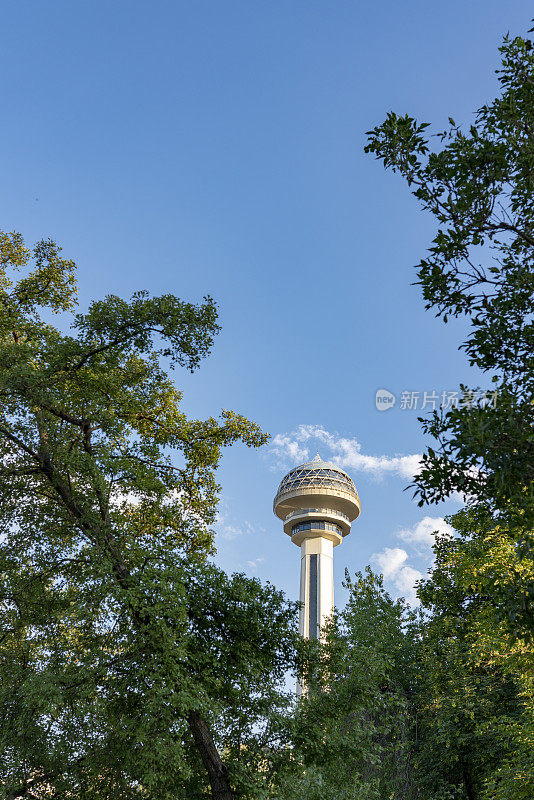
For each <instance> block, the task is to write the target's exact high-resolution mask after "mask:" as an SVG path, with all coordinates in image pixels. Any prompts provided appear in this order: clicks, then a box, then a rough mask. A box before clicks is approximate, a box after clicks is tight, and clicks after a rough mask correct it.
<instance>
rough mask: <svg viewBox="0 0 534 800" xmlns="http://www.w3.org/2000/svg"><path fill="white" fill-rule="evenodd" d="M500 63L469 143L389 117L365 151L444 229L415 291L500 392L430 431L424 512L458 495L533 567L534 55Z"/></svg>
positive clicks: (517, 51)
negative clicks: (451, 327) (495, 85)
mask: <svg viewBox="0 0 534 800" xmlns="http://www.w3.org/2000/svg"><path fill="white" fill-rule="evenodd" d="M501 53H502V66H501V69H500V70H498V75H499V81H500V85H501V93H500V95H499V96H498V97H497V98H496V99H495V100H494V101H493V102H492V103H490V104H489V105H484V106H482V108H481V109H480V110H479V111H478V112H477V114H476V115H475V119H474V122H473V124H472V125H471V126H470V127H469V130H468V131H465V130H464V129H463V128H462V127H461V126H460V125H457V124H456V123H455V121H454V120H453V119H452V118H449V127H448V129H447V130H446V131H445V132H443V133H441V134H437V135H436V136H435V137H434V142H435V143H436V147H434V148H433V147H431V140H430V138H429V137H428V133H427V127H428V123H418V122H417V121H416V120H414V119H413V118H411V117H409V116H408V115H405V116H397V114H395V113H393V112H391V113H389V114H388V116H387V118H386V120H385V122H383V123H382V124H381V125H379V126H377V127H376V128H374V129H373V130H372V131H369V133H368V136H369V139H368V144H367V146H366V148H365V149H366V151H367V152H370V153H374V154H375V155H376V157H377V158H378V159H380V160H381V161H382V162H383V164H384V166H385V167H386V168H389V169H392V170H393V171H394V172H400V174H401V175H402V176H403V177H404V179H405V180H406V182H407V184H408V186H409V187H410V188H411V191H412V193H413V194H414V196H415V197H416V198H417V199H418V200H419V201H420V202H421V203H422V206H423V208H424V209H425V210H426V211H428V212H430V213H431V214H432V215H433V216H434V218H435V219H436V221H437V224H438V229H437V233H436V235H435V237H434V239H433V242H432V245H431V247H430V249H429V251H428V253H427V255H426V256H425V257H424V258H423V259H421V261H420V262H419V264H418V265H417V276H418V281H417V283H418V284H419V285H420V286H421V288H422V292H423V297H424V300H425V304H426V307H427V308H429V309H430V308H432V309H434V310H435V312H436V315H437V316H439V317H442V318H443V320H444V321H445V322H447V319H448V317H460V316H463V317H465V318H466V319H467V320H468V321H469V323H470V334H469V337H468V338H467V340H466V341H465V342H464V344H463V345H462V347H463V348H464V350H465V352H466V354H467V357H468V359H469V362H470V364H471V365H473V366H477V367H479V368H480V369H481V370H482V371H483V372H486V373H488V375H489V376H490V377H491V383H493V389H494V395H493V398H492V400H491V402H487V399H486V400H483V401H482V402H473V400H474V394H475V391H476V390H469V389H468V388H467V387H462V389H463V391H464V399H463V402H462V403H460V405H459V406H458V407H453V408H451V409H450V410H448V411H446V412H438V411H436V412H435V413H434V414H433V415H432V416H431V417H430V418H427V419H422V420H421V422H422V426H423V430H424V431H425V432H426V433H429V434H431V435H432V436H433V437H434V438H435V439H436V441H437V443H438V447H437V449H435V450H434V449H432V448H429V449H428V451H427V453H425V455H424V456H423V461H422V469H421V471H420V473H419V474H418V475H417V476H416V478H415V484H414V486H415V490H416V495H418V496H419V504H420V505H422V504H424V503H434V502H439V501H441V500H443V499H445V498H446V497H448V496H450V495H451V494H452V493H453V492H460V493H461V494H463V495H465V496H466V498H467V500H468V502H469V503H470V504H471V505H478V506H479V507H481V508H482V507H483V509H484V510H485V512H486V514H488V515H490V516H492V517H493V519H494V521H495V522H499V521H500V522H502V524H503V525H504V526H505V527H508V528H509V529H513V530H514V531H515V534H516V536H517V540H516V548H517V555H518V557H524V556H526V555H527V554H529V553H531V551H532V549H533V539H532V534H531V531H532V527H533V523H534V501H533V500H534V492H533V479H534V436H533V427H534V315H533V311H534V304H533V288H534V270H533V266H534V224H533V223H534V204H533V201H532V197H533V188H534V178H533V176H534V50H533V47H532V43H531V42H530V41H529V40H527V39H524V38H521V37H516V38H513V39H511V38H509V37H505V39H504V43H503V46H502V47H501ZM438 145H439V146H438ZM527 589H528V592H527V594H528V603H527V605H528V609H527V612H528V615H529V617H530V618H532V608H531V605H532V598H533V597H534V584H531V585H529V586H528V587H527Z"/></svg>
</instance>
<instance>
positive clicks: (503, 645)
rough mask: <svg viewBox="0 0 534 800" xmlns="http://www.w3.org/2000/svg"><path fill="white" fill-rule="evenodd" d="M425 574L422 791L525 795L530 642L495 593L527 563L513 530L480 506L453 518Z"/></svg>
mask: <svg viewBox="0 0 534 800" xmlns="http://www.w3.org/2000/svg"><path fill="white" fill-rule="evenodd" d="M449 522H450V523H451V524H452V525H453V526H454V527H455V530H456V535H455V536H454V537H438V539H437V543H436V546H435V554H436V563H435V566H434V569H433V572H432V575H431V577H430V578H429V579H428V580H427V581H425V582H424V583H423V584H422V585H421V586H420V587H419V590H418V593H419V596H420V597H421V600H422V602H423V606H424V609H425V611H426V612H427V614H428V617H427V620H426V623H425V625H424V627H423V632H424V636H423V646H422V648H421V676H422V680H421V682H420V689H419V696H418V703H419V746H418V750H417V757H416V760H415V764H416V776H415V777H416V780H417V783H418V785H419V787H420V789H421V794H422V796H423V797H425V798H428V800H433V798H435V800H443V798H451V800H452V798H457V799H458V800H505V798H506V800H527V798H530V797H532V794H533V793H534V757H533V753H534V747H533V744H534V676H533V673H532V664H533V661H534V652H533V648H532V641H531V640H529V639H525V638H518V637H517V636H516V629H515V626H512V625H511V623H510V621H509V620H508V619H506V618H504V619H503V618H502V617H501V616H500V615H499V614H498V612H497V609H496V607H495V603H494V600H493V595H494V587H495V584H499V583H502V584H503V586H504V587H505V592H506V591H509V590H510V589H511V587H512V586H513V585H514V583H517V582H518V580H520V579H521V580H524V578H525V573H526V572H527V571H530V573H531V574H530V576H529V577H530V578H532V574H533V573H534V569H533V567H532V563H531V562H530V561H529V560H527V559H523V560H522V561H521V562H518V560H517V557H516V552H515V542H516V537H515V535H514V532H511V531H506V530H502V529H496V528H491V527H490V524H489V523H490V520H488V519H487V517H484V516H482V515H481V514H480V513H479V512H477V513H475V512H461V513H459V514H456V515H455V516H453V517H451V518H450V520H449Z"/></svg>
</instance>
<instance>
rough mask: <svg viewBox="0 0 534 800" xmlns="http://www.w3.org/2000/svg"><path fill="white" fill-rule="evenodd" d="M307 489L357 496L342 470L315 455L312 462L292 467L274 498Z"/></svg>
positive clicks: (351, 481)
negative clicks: (338, 491)
mask: <svg viewBox="0 0 534 800" xmlns="http://www.w3.org/2000/svg"><path fill="white" fill-rule="evenodd" d="M308 487H310V488H311V487H313V488H321V487H324V488H326V489H338V490H340V491H342V492H349V493H350V494H355V495H356V496H358V493H357V491H356V487H355V485H354V481H353V480H352V478H351V477H350V476H349V475H347V473H346V472H344V470H342V469H341V468H340V467H337V466H336V465H335V464H332V463H331V462H329V461H323V460H322V458H321V457H320V456H319V454H317V455H316V456H315V458H314V459H313V461H306V463H304V464H300V465H299V466H298V467H294V468H293V469H292V470H290V472H288V473H287V475H286V476H285V477H284V478H283V479H282V481H281V483H280V486H279V487H278V491H277V492H276V496H277V497H278V496H279V495H280V494H281V493H283V492H289V491H294V490H295V489H304V488H308Z"/></svg>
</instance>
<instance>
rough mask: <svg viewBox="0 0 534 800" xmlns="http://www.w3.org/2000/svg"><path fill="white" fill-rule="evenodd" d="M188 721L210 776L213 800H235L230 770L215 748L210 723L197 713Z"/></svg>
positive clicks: (191, 712) (188, 718)
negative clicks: (229, 774) (229, 777)
mask: <svg viewBox="0 0 534 800" xmlns="http://www.w3.org/2000/svg"><path fill="white" fill-rule="evenodd" d="M187 721H188V723H189V727H190V729H191V733H192V734H193V739H194V740H195V744H196V746H197V748H198V751H199V753H200V757H201V758H202V763H203V764H204V766H205V768H206V771H207V773H208V776H209V781H210V786H211V797H212V800H234V793H233V791H232V789H231V787H230V782H229V780H228V769H227V767H226V764H224V762H223V760H222V758H221V757H220V755H219V752H218V750H217V748H216V747H215V742H214V741H213V737H212V735H211V731H210V729H209V725H208V723H207V722H206V720H204V719H203V718H202V717H201V716H200V714H199V713H198V712H197V711H190V712H189V715H188V717H187Z"/></svg>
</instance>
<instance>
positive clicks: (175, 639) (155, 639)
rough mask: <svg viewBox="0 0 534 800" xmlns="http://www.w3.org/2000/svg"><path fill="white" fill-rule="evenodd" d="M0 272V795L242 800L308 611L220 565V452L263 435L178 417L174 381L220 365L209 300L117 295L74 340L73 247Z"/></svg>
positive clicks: (21, 249) (8, 256)
mask: <svg viewBox="0 0 534 800" xmlns="http://www.w3.org/2000/svg"><path fill="white" fill-rule="evenodd" d="M0 267H1V270H0V308H1V311H0V337H1V342H2V350H1V352H0V451H1V459H2V466H1V468H0V525H1V534H2V536H1V541H0V641H1V645H2V646H1V649H0V673H1V681H0V684H1V687H2V688H1V689H0V720H1V725H0V753H1V756H0V786H1V787H2V789H1V791H3V795H4V796H5V797H6V798H7V797H13V798H14V797H18V796H24V795H28V794H29V793H31V794H32V795H33V796H38V795H42V794H43V792H46V787H49V789H50V791H52V792H53V793H54V796H56V797H70V798H72V797H79V798H89V797H91V798H95V799H97V798H108V797H113V798H118V797H119V798H120V797H124V798H132V797H140V798H151V797H154V798H155V797H157V798H158V800H164V798H175V797H177V796H188V797H192V798H193V797H205V796H206V792H208V786H211V792H212V796H213V797H214V798H230V797H232V789H231V785H232V784H233V786H234V788H236V789H240V788H244V789H246V790H247V791H248V789H247V787H249V786H253V785H254V781H255V779H254V773H255V771H256V770H255V766H256V764H257V761H258V758H259V755H258V754H259V753H260V752H261V749H262V747H263V746H264V740H265V739H266V737H267V738H268V737H269V735H271V734H270V732H269V731H270V729H269V724H270V723H268V721H267V720H268V719H269V720H270V716H271V712H273V714H274V711H273V710H274V709H276V708H278V707H279V706H281V705H284V703H287V695H286V692H285V689H284V681H283V676H284V672H285V670H287V669H288V668H290V667H291V664H292V663H293V662H294V658H293V661H292V656H291V654H292V653H293V652H294V639H295V636H296V634H295V622H294V620H295V613H296V609H295V607H294V606H292V605H291V604H288V603H287V602H286V601H285V600H284V598H283V597H282V595H281V594H280V593H278V592H276V591H275V590H274V589H273V588H272V587H268V586H267V587H262V586H261V585H260V584H259V583H258V582H256V581H251V580H248V579H246V578H245V577H244V576H242V575H241V576H234V577H233V578H231V579H229V578H227V577H225V576H224V575H223V574H222V573H220V571H218V570H216V569H215V568H214V567H211V566H209V565H208V564H207V562H206V557H207V555H208V554H209V553H210V552H211V551H212V549H213V533H212V531H211V529H210V525H211V523H212V522H213V519H214V515H215V510H216V502H217V496H218V489H219V487H218V485H217V483H216V481H215V475H214V473H215V469H216V467H217V464H218V462H219V458H220V454H221V450H222V448H223V447H225V446H228V445H231V444H233V443H234V442H237V441H242V442H244V443H245V444H247V445H249V446H258V445H261V444H262V443H263V442H264V441H265V439H266V437H265V435H264V434H263V433H262V432H261V431H260V430H259V429H258V427H257V426H256V425H254V424H253V423H251V422H249V421H248V420H246V419H244V418H243V417H241V416H240V415H237V414H235V413H233V412H230V411H226V412H223V413H222V415H221V420H220V421H217V420H216V419H214V418H210V419H207V420H190V419H188V418H187V417H186V416H185V414H184V413H183V412H182V411H181V410H180V399H181V395H180V392H179V391H178V390H177V389H176V387H175V385H174V383H173V382H172V381H171V380H170V379H169V377H168V375H167V372H166V369H165V366H166V365H170V366H172V365H179V366H182V367H186V368H188V369H191V370H193V369H195V368H196V367H197V366H198V364H199V361H200V359H201V358H203V357H204V356H205V355H207V354H208V352H209V350H210V348H211V345H212V342H213V337H214V335H215V334H216V333H217V330H218V326H217V322H216V318H217V314H216V308H215V304H214V302H213V301H212V300H211V299H210V298H205V302H204V303H203V304H201V305H199V306H195V305H192V304H190V303H184V302H182V301H180V300H178V299H177V298H175V297H173V296H171V295H166V296H163V297H159V298H151V297H149V296H148V295H147V294H146V293H144V292H139V293H137V294H136V295H134V297H133V298H132V300H131V301H129V302H127V301H124V300H122V299H120V298H118V297H114V296H110V297H107V298H106V299H104V300H101V301H98V302H95V303H93V304H92V305H91V307H90V308H89V310H88V312H87V313H86V314H77V315H76V316H75V317H74V319H73V325H72V330H71V332H70V333H63V332H62V331H60V330H58V329H56V328H54V327H53V326H52V325H50V324H49V322H48V321H47V318H48V316H49V312H50V311H52V312H59V311H63V312H65V311H70V312H72V311H73V310H74V309H75V281H74V264H73V263H72V262H71V261H67V260H65V259H63V258H62V257H61V256H60V249H59V248H58V247H57V246H56V245H55V244H54V243H53V242H50V241H47V242H41V243H39V244H38V245H37V246H36V247H35V248H34V249H33V250H32V251H30V250H29V249H28V248H26V247H25V245H24V243H23V241H22V239H21V237H20V236H19V235H18V234H2V235H1V237H0ZM20 271H22V276H21V277H20V279H19V280H16V277H17V276H16V273H17V272H20ZM262 737H263V738H262ZM221 753H224V760H223V759H222V757H221ZM243 753H246V757H244V756H243ZM0 796H1V795H0Z"/></svg>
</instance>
